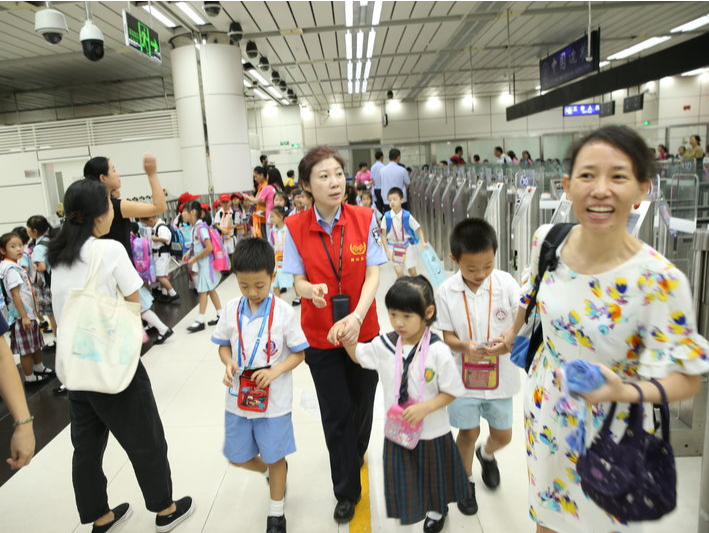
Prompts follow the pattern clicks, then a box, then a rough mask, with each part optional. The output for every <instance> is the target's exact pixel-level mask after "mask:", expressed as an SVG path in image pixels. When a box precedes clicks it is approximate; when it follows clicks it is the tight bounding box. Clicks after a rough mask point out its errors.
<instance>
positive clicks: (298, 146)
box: [290, 144, 300, 148]
mask: <svg viewBox="0 0 709 533" xmlns="http://www.w3.org/2000/svg"><path fill="white" fill-rule="evenodd" d="M290 147H291V148H300V145H299V144H291V145H290Z"/></svg>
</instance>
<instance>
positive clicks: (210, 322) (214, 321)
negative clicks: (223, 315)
mask: <svg viewBox="0 0 709 533" xmlns="http://www.w3.org/2000/svg"><path fill="white" fill-rule="evenodd" d="M218 323H219V317H217V318H215V319H214V320H210V321H209V322H207V325H208V326H216V325H217V324H218Z"/></svg>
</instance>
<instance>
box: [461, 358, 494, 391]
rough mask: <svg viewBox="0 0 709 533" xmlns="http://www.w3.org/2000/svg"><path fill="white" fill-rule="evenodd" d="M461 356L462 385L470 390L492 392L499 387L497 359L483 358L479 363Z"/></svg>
mask: <svg viewBox="0 0 709 533" xmlns="http://www.w3.org/2000/svg"><path fill="white" fill-rule="evenodd" d="M465 359H466V357H465V356H463V385H464V386H465V388H466V389H472V390H493V389H496V388H497V387H498V385H499V379H500V378H499V373H498V367H497V357H485V358H484V359H483V360H482V361H481V362H479V363H473V362H472V361H466V360H465Z"/></svg>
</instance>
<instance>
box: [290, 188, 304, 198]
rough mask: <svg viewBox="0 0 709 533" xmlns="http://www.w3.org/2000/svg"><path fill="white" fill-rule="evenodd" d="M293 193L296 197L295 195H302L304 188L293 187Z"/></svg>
mask: <svg viewBox="0 0 709 533" xmlns="http://www.w3.org/2000/svg"><path fill="white" fill-rule="evenodd" d="M291 194H292V195H293V196H294V197H295V196H300V195H301V194H303V189H293V190H292V191H291Z"/></svg>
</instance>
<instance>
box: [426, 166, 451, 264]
mask: <svg viewBox="0 0 709 533" xmlns="http://www.w3.org/2000/svg"><path fill="white" fill-rule="evenodd" d="M449 179H450V178H449V177H448V176H447V175H445V174H442V175H441V176H440V177H439V179H438V183H437V184H436V187H435V188H434V189H433V192H432V193H431V199H430V201H429V205H428V208H429V211H428V212H429V219H428V222H429V224H430V228H429V232H428V237H427V238H428V239H429V241H430V242H431V246H433V249H434V250H439V246H438V236H439V234H440V224H441V202H442V199H443V191H445V189H446V187H448V185H449V183H450V182H449Z"/></svg>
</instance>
